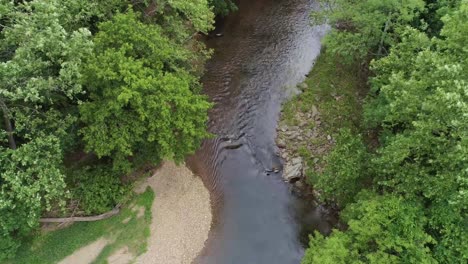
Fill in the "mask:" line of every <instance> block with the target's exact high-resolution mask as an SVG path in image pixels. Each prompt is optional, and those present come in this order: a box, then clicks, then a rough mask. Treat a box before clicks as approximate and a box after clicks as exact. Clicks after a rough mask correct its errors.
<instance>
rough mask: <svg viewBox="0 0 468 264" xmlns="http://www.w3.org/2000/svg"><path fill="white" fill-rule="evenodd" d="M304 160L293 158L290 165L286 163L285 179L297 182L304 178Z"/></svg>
mask: <svg viewBox="0 0 468 264" xmlns="http://www.w3.org/2000/svg"><path fill="white" fill-rule="evenodd" d="M302 167H303V165H302V158H300V157H297V158H293V159H292V160H291V162H290V163H286V166H285V168H284V172H283V178H284V180H285V181H287V182H293V181H297V180H299V179H300V178H301V177H302Z"/></svg>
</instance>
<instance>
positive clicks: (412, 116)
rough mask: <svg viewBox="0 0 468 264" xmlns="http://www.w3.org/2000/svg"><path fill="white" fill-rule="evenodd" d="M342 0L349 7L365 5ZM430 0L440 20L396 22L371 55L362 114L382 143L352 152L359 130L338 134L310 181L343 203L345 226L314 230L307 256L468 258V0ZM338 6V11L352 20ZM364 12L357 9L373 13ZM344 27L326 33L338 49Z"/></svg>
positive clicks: (333, 259) (312, 259) (343, 259)
mask: <svg viewBox="0 0 468 264" xmlns="http://www.w3.org/2000/svg"><path fill="white" fill-rule="evenodd" d="M339 2H340V3H339V4H340V5H341V7H340V8H339V10H343V9H347V10H348V11H349V12H354V11H352V10H356V8H357V7H355V5H357V6H358V7H359V6H360V5H361V4H360V3H351V2H350V1H344V2H341V1H339ZM384 2H385V3H388V1H384ZM390 2H391V1H390ZM407 2H410V1H407ZM432 4H433V3H432V2H431V1H429V2H428V3H427V6H428V7H429V8H432V9H431V10H429V11H427V10H426V11H423V12H422V13H421V16H423V17H424V16H427V14H428V13H429V12H433V13H437V14H442V13H443V14H444V15H443V16H441V17H440V23H441V24H442V26H441V27H440V28H437V27H439V23H436V22H435V20H431V23H427V25H429V26H431V25H432V26H434V28H432V29H430V30H429V29H428V28H421V27H419V26H414V25H411V23H410V24H407V25H401V26H399V27H398V28H395V29H394V30H392V34H393V37H392V39H393V40H392V41H391V42H388V43H387V45H389V49H388V51H389V52H388V54H387V55H386V56H383V57H382V55H384V54H375V55H374V56H373V58H374V59H373V61H372V62H371V64H370V69H371V71H372V76H371V77H370V78H369V82H370V86H371V92H370V94H369V95H368V98H367V100H366V104H365V106H364V122H365V124H366V125H367V129H372V130H375V131H378V132H379V134H380V138H379V146H378V147H377V148H376V149H375V151H369V150H367V151H365V150H364V151H365V152H367V153H366V154H359V155H356V153H362V151H363V150H362V149H363V148H362V146H361V145H360V144H359V143H356V142H358V141H357V139H358V138H359V136H358V135H355V136H354V137H353V136H349V135H347V136H346V137H342V139H343V140H341V141H340V140H338V142H337V146H336V147H335V149H334V150H333V151H332V152H331V154H330V155H329V158H328V163H329V165H328V168H326V169H325V172H324V173H323V174H321V175H319V176H317V177H323V178H322V179H321V180H319V181H317V186H316V187H317V188H319V189H321V190H322V191H323V192H324V198H325V199H328V200H329V201H334V202H338V203H339V205H340V206H341V207H342V208H343V212H342V220H343V221H344V222H345V223H346V224H347V225H348V228H347V229H345V230H342V231H339V230H335V231H334V232H333V233H332V235H331V236H330V237H328V238H324V237H323V236H321V235H318V234H316V235H315V236H313V237H311V242H310V249H308V251H307V253H306V257H305V258H304V260H303V263H304V264H308V263H322V262H323V263H465V262H466V261H467V260H468V247H467V245H468V225H467V219H468V218H467V216H468V215H467V205H468V196H467V193H468V144H467V143H468V104H467V102H468V93H467V91H468V63H467V61H468V60H467V58H468V49H466V43H468V39H467V36H468V23H467V21H468V1H466V0H462V1H443V2H441V3H438V4H439V5H438V7H439V11H437V12H434V10H433V8H434V7H433V5H432ZM348 7H349V8H348ZM378 8H379V9H381V11H382V12H383V11H384V10H386V9H382V6H380V7H378ZM399 8H400V7H399ZM418 9H420V8H419V5H418ZM348 11H347V12H348ZM421 11H422V10H421ZM340 12H342V11H338V13H335V14H334V16H336V17H335V19H342V20H343V21H344V23H345V22H347V21H350V20H351V21H354V19H355V18H354V17H353V18H352V19H349V17H348V16H347V15H346V16H344V13H340ZM365 12H366V14H364V15H363V14H361V15H359V16H366V17H372V16H373V15H374V14H375V12H370V11H365ZM410 13H411V14H414V13H412V12H410ZM351 14H352V13H351ZM415 18H418V17H417V16H416V17H415ZM412 20H414V18H412ZM408 21H409V20H408ZM422 22H424V20H423V21H422ZM379 25H380V26H375V29H377V28H380V29H382V28H384V27H385V22H384V20H381V21H380V24H379ZM418 25H419V24H418ZM359 32H361V29H358V28H356V31H355V32H353V33H352V34H358V33H359ZM365 32H366V31H365ZM365 32H364V33H363V34H365ZM435 32H437V34H434V33H435ZM341 34H343V35H344V36H348V34H350V33H349V32H347V31H346V29H345V30H341V29H338V28H335V29H334V30H333V31H332V34H331V35H329V37H328V39H327V40H326V42H325V43H326V46H327V48H328V45H331V46H332V47H333V45H337V46H338V48H336V49H334V48H332V52H338V53H340V46H341V44H340V43H343V41H337V40H339V39H341V37H336V36H339V35H341ZM335 37H336V38H335ZM343 45H344V46H346V45H347V44H343ZM376 47H377V46H369V47H367V48H365V49H364V50H365V51H366V52H367V51H370V50H372V49H375V48H376ZM344 48H346V47H344ZM362 54H364V53H362ZM340 55H342V56H345V54H341V53H340ZM347 56H349V55H347ZM358 57H359V56H358ZM346 151H349V152H346ZM361 155H367V158H366V159H367V160H363V159H360V158H359V157H360V156H361ZM356 165H358V166H356ZM355 179H360V180H357V181H356V180H355ZM363 182H364V183H365V184H363ZM330 186H332V187H330ZM358 193H359V194H358ZM349 197H351V198H349ZM364 238H365V239H364ZM331 252H338V253H339V254H335V255H333V256H330V253H331Z"/></svg>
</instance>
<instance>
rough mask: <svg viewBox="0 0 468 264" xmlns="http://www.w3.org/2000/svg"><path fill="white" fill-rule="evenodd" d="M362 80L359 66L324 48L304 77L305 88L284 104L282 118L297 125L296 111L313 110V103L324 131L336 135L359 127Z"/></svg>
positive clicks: (364, 88) (363, 90) (365, 89)
mask: <svg viewBox="0 0 468 264" xmlns="http://www.w3.org/2000/svg"><path fill="white" fill-rule="evenodd" d="M364 79H365V78H362V77H361V74H360V73H359V65H346V64H343V63H342V62H341V60H340V58H338V57H336V56H334V55H333V54H329V53H327V52H326V51H323V52H322V53H321V54H320V56H319V57H318V59H317V61H316V63H315V66H314V68H313V69H312V71H311V72H310V73H309V76H308V77H307V79H306V80H305V83H307V85H308V88H307V89H305V91H304V92H303V93H302V94H300V95H298V96H296V97H294V98H292V99H291V100H289V101H288V102H287V103H286V104H285V105H284V106H283V115H282V118H283V121H284V122H286V124H288V125H297V124H298V122H299V120H297V119H296V113H297V112H304V113H306V112H312V107H313V106H316V107H317V109H318V111H319V112H320V115H321V121H322V125H321V126H322V128H323V129H324V132H325V133H327V134H336V133H337V132H338V131H339V130H340V129H341V128H343V127H349V128H351V129H353V130H354V129H356V128H358V129H359V126H360V123H361V114H362V107H361V105H362V98H363V97H364V96H365V95H366V94H367V85H366V83H365V82H364V81H363V80H364ZM313 125H314V124H313V122H311V126H313Z"/></svg>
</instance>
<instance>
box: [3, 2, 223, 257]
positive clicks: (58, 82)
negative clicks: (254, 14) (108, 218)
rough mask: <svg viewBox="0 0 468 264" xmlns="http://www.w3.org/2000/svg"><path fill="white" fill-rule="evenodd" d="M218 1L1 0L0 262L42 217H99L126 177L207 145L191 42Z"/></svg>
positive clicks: (200, 55)
mask: <svg viewBox="0 0 468 264" xmlns="http://www.w3.org/2000/svg"><path fill="white" fill-rule="evenodd" d="M223 3H225V2H224V1H217V2H216V3H213V2H211V1H210V2H209V1H207V0H196V1H185V0H172V1H127V0H111V1H104V0H99V1H89V0H76V1H70V0H65V1H58V0H32V1H1V2H0V112H1V114H2V115H1V116H2V122H0V260H2V259H4V258H6V257H12V256H13V255H14V253H15V250H16V249H17V248H18V246H19V245H20V243H21V241H22V239H24V237H25V236H27V235H28V234H29V233H30V232H31V231H33V230H34V229H35V228H36V227H37V226H38V219H39V218H40V217H41V216H42V215H43V214H45V213H48V212H49V211H50V210H53V212H54V214H64V213H66V211H67V210H68V207H70V206H71V205H72V204H76V201H77V200H81V201H83V202H82V203H78V204H79V206H80V208H79V209H80V211H83V212H87V213H99V212H101V211H102V210H106V209H107V208H109V206H110V205H112V204H114V205H115V203H116V201H118V200H119V195H121V194H122V193H123V192H124V191H123V190H124V189H125V188H123V187H122V186H123V183H122V182H121V181H120V177H122V176H123V175H124V174H125V173H128V172H129V171H130V169H134V168H137V167H138V166H139V165H142V164H148V163H150V164H157V162H159V161H160V160H161V159H163V158H168V159H175V160H176V161H181V160H183V159H184V157H185V156H186V155H187V154H190V153H192V152H193V151H194V150H195V149H196V148H197V147H198V145H199V144H200V142H201V140H202V139H203V138H206V137H208V136H209V134H208V133H207V132H206V126H205V123H206V121H207V111H208V109H209V108H210V107H211V104H210V103H209V102H208V101H207V98H206V97H205V96H203V95H201V94H200V90H201V85H200V82H199V77H200V75H201V73H202V69H203V64H204V62H205V60H206V59H207V58H208V56H209V54H210V52H209V51H208V50H207V49H206V48H205V47H204V45H203V43H202V42H201V41H200V40H199V38H197V37H195V36H196V35H197V34H198V33H199V32H201V33H208V31H210V30H211V29H212V27H213V22H214V21H213V20H214V17H215V14H214V13H213V9H215V10H217V12H221V10H223V11H222V12H224V11H227V10H230V8H231V7H232V6H231V5H230V4H231V3H230V2H226V3H228V5H225V6H224V5H222V4H223ZM215 5H216V6H215ZM80 160H85V161H86V162H84V163H85V164H84V165H82V164H81V163H80V162H78V161H80ZM112 177H115V178H114V179H112ZM81 183H86V184H87V185H88V186H87V187H83V184H81ZM103 190H106V191H103ZM109 192H112V193H109Z"/></svg>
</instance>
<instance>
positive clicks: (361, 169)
mask: <svg viewBox="0 0 468 264" xmlns="http://www.w3.org/2000/svg"><path fill="white" fill-rule="evenodd" d="M369 157H370V155H369V153H368V152H367V149H366V147H365V145H364V143H363V142H362V140H361V138H360V136H359V135H354V134H353V133H352V132H351V130H350V129H343V130H342V131H341V132H340V134H339V135H338V137H337V144H336V146H335V148H334V149H333V151H332V152H331V153H330V154H329V155H328V156H327V157H326V163H327V165H326V167H325V170H324V172H323V173H318V174H314V175H313V176H312V177H313V178H311V179H310V181H311V182H312V183H313V184H314V185H315V187H316V188H317V189H320V190H322V195H323V198H324V199H325V200H331V199H334V200H335V201H336V202H337V203H338V204H339V205H340V206H345V205H346V204H348V203H350V202H352V201H353V199H354V197H355V196H356V194H357V193H358V192H359V191H360V190H361V189H362V187H363V182H364V181H365V180H366V176H367V174H368V173H367V171H368V166H367V163H368V160H369Z"/></svg>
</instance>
